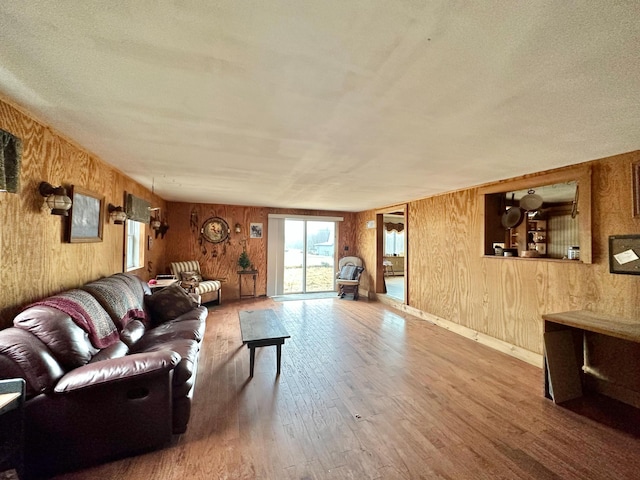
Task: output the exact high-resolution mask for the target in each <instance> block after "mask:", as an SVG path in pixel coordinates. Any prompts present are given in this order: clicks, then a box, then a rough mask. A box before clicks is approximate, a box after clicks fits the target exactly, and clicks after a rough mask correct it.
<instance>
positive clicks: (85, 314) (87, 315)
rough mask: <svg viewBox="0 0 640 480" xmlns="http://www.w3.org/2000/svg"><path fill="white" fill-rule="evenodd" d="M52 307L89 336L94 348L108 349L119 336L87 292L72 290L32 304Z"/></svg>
mask: <svg viewBox="0 0 640 480" xmlns="http://www.w3.org/2000/svg"><path fill="white" fill-rule="evenodd" d="M34 305H36V306H47V307H53V308H55V309H56V310H60V311H61V312H64V313H66V314H67V315H69V316H70V317H71V318H72V319H73V321H74V322H75V323H76V324H77V325H78V326H79V327H80V328H82V329H83V330H84V331H85V332H87V333H88V335H89V340H90V341H91V344H92V345H93V346H94V347H96V348H104V347H108V346H109V345H111V344H112V343H115V342H117V341H118V340H119V334H118V331H117V329H116V326H115V324H114V323H113V321H112V320H111V317H110V316H109V314H108V313H107V312H106V311H105V309H104V308H102V306H101V305H100V303H99V302H98V300H97V299H96V298H95V297H94V296H92V295H91V294H90V293H89V292H85V291H84V290H79V289H74V290H68V291H66V292H63V293H59V294H58V295H54V296H53V297H48V298H45V299H44V300H40V301H38V302H36V303H34Z"/></svg>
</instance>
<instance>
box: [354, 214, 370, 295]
mask: <svg viewBox="0 0 640 480" xmlns="http://www.w3.org/2000/svg"><path fill="white" fill-rule="evenodd" d="M375 219H376V211H375V210H367V211H365V212H360V213H358V214H356V215H355V221H354V228H355V241H356V248H355V252H356V253H353V255H357V256H358V257H360V258H362V261H363V262H364V267H365V271H364V272H362V276H361V277H360V288H361V289H362V290H366V291H367V292H369V297H370V298H372V297H375V291H376V289H375V287H376V229H375V228H367V222H369V221H371V220H375Z"/></svg>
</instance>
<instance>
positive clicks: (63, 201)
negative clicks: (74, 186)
mask: <svg viewBox="0 0 640 480" xmlns="http://www.w3.org/2000/svg"><path fill="white" fill-rule="evenodd" d="M38 190H39V191H40V195H42V196H43V197H45V200H44V203H45V204H46V205H47V207H48V208H49V210H51V215H63V216H67V215H69V209H70V208H71V204H72V202H71V199H70V198H69V197H68V196H67V191H66V190H65V189H64V187H54V186H53V185H51V184H49V183H47V182H42V183H41V184H40V187H39V189H38Z"/></svg>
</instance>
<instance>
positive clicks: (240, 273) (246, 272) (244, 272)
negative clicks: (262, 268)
mask: <svg viewBox="0 0 640 480" xmlns="http://www.w3.org/2000/svg"><path fill="white" fill-rule="evenodd" d="M243 275H251V276H252V277H253V295H252V294H248V295H242V277H243ZM257 277H258V270H239V271H238V284H239V287H240V298H242V297H257V296H258V295H257V292H256V278H257Z"/></svg>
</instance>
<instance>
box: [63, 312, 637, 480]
mask: <svg viewBox="0 0 640 480" xmlns="http://www.w3.org/2000/svg"><path fill="white" fill-rule="evenodd" d="M261 308H271V309H274V310H275V311H276V312H277V314H278V315H279V317H280V318H281V320H282V321H283V323H284V325H285V328H286V329H287V330H288V332H289V333H290V334H291V339H289V340H287V341H286V343H285V345H284V346H283V349H282V374H281V375H280V377H276V375H275V372H276V358H275V355H276V349H275V347H267V348H260V349H258V350H256V367H255V368H256V370H255V376H254V378H253V379H251V380H249V378H248V376H249V351H248V350H247V349H246V347H245V348H243V347H242V345H241V341H240V328H239V324H238V311H240V310H253V309H261ZM542 390H543V388H542V371H541V370H540V369H538V368H535V367H533V366H531V365H528V364H526V363H524V362H521V361H519V360H516V359H513V358H511V357H508V356H506V355H503V354H501V353H499V352H496V351H494V350H491V349H489V348H487V347H484V346H482V345H480V344H477V343H475V342H473V341H471V340H468V339H465V338H463V337H460V336H458V335H455V334H453V333H451V332H449V331H447V330H445V329H442V328H440V327H436V326H433V325H431V324H430V323H428V322H425V321H423V320H419V319H416V318H415V317H412V316H410V315H406V314H403V313H400V312H398V311H395V310H392V309H390V308H388V307H386V306H384V305H383V304H381V303H377V302H367V301H365V300H362V299H361V300H360V301H357V302H354V301H351V300H346V299H343V300H341V299H321V300H309V301H289V302H282V303H276V302H273V301H272V300H270V299H257V300H253V299H252V300H248V301H247V300H245V301H243V302H235V303H226V304H224V305H223V306H222V307H214V308H213V311H212V313H211V314H210V316H209V320H208V323H207V333H206V336H205V340H204V344H203V351H202V354H201V358H200V367H199V372H198V378H197V383H196V391H195V398H194V404H193V411H192V416H191V421H190V424H189V428H188V430H187V432H186V433H185V434H184V435H182V436H180V438H177V439H176V441H175V442H174V444H173V445H171V446H169V447H167V448H166V449H163V450H161V451H156V452H152V453H148V454H145V455H140V456H137V457H133V458H127V459H123V460H120V461H115V462H112V463H109V464H106V465H102V466H99V467H96V468H92V469H89V470H84V471H81V472H75V473H71V474H67V475H64V476H60V477H58V478H60V479H74V480H75V479H85V478H92V479H93V478H99V479H102V480H106V479H114V480H115V479H147V478H149V479H151V478H153V479H160V480H169V479H176V480H177V479H184V478H189V479H254V478H255V479H304V480H307V479H376V478H380V479H420V478H425V479H456V480H457V479H492V480H493V479H499V478H502V479H576V480H577V479H580V480H582V479H632V478H640V455H639V453H640V438H639V437H637V436H635V435H633V434H631V433H625V432H623V431H622V430H616V429H613V428H610V427H608V426H606V425H604V424H603V423H597V422H595V421H593V420H590V419H589V418H587V417H586V416H582V415H579V414H576V413H574V412H572V411H571V410H568V409H565V408H562V407H558V406H556V405H554V404H553V403H552V402H550V401H549V400H547V399H545V398H544V397H543V395H542Z"/></svg>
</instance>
